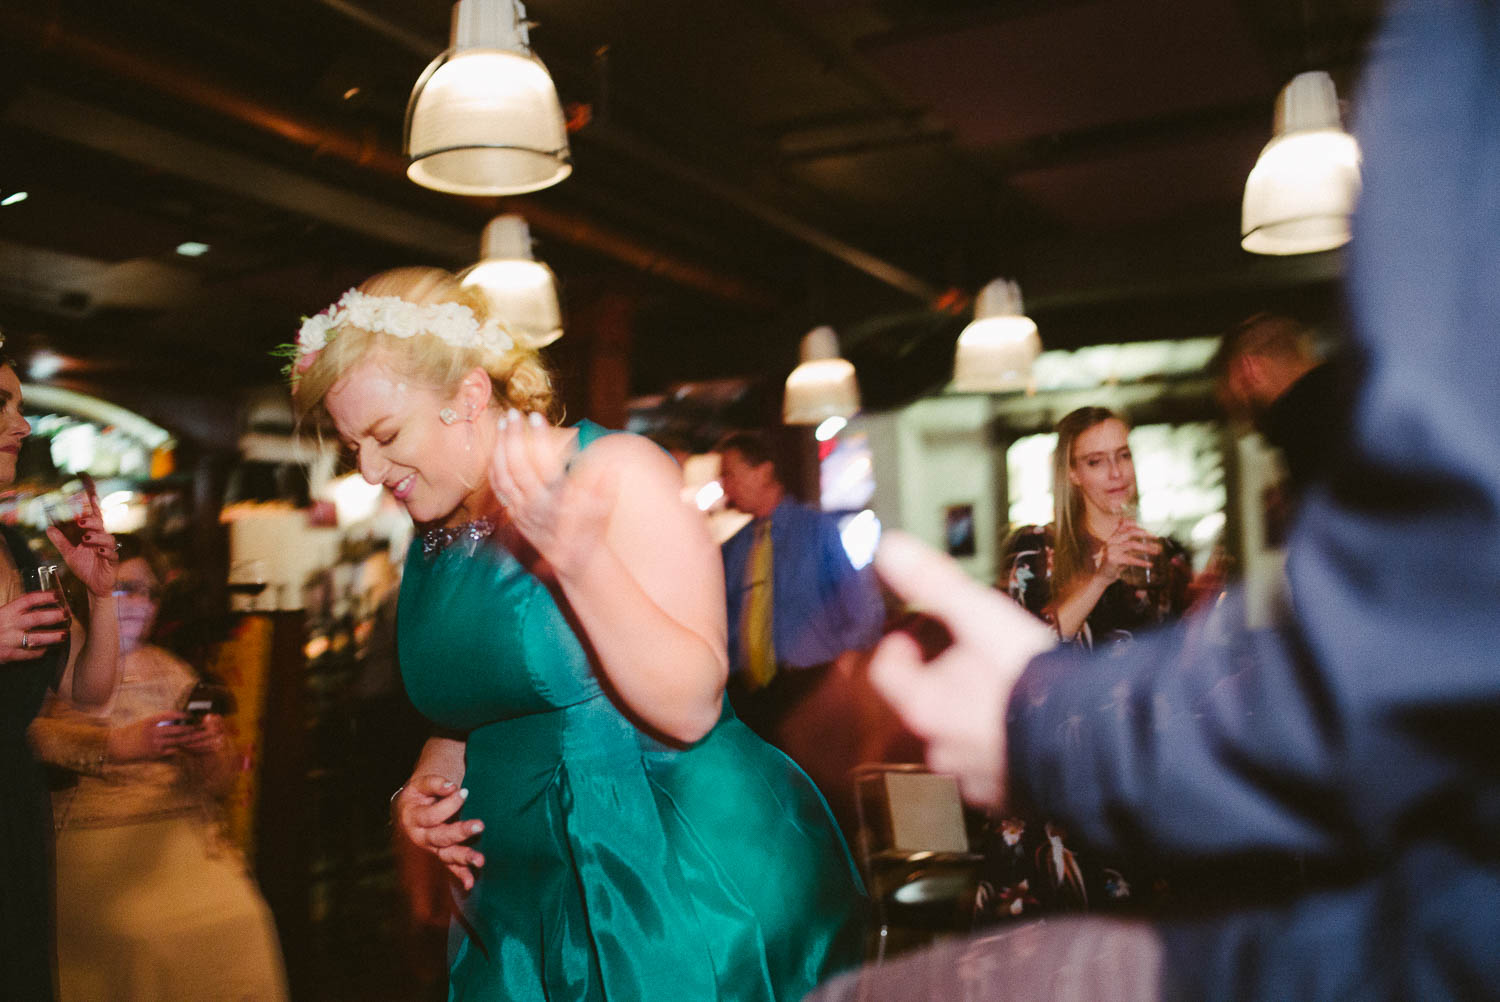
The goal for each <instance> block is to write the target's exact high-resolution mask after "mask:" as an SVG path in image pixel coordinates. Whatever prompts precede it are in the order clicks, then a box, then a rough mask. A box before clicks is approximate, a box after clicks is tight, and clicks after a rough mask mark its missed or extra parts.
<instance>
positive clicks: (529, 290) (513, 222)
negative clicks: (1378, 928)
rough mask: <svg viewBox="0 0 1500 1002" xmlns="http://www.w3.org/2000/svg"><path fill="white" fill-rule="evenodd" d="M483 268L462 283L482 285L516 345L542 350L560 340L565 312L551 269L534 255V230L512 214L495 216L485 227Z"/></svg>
mask: <svg viewBox="0 0 1500 1002" xmlns="http://www.w3.org/2000/svg"><path fill="white" fill-rule="evenodd" d="M479 257H480V260H479V263H478V264H476V265H474V266H473V267H472V268H470V269H469V270H468V271H467V272H465V273H464V279H463V284H464V285H472V286H478V287H479V288H480V289H482V290H483V291H484V294H485V298H486V299H488V300H489V303H490V313H491V315H492V316H496V317H499V318H500V320H501V321H502V322H503V323H504V324H505V328H506V330H507V331H508V332H509V333H510V335H511V336H512V337H514V338H515V339H516V340H517V341H519V342H521V343H523V344H525V345H528V346H530V347H532V348H541V347H544V346H545V345H549V344H551V343H552V342H553V341H556V340H557V339H558V338H560V337H562V332H563V330H562V311H561V310H559V309H558V305H557V280H556V279H555V278H554V277H553V275H552V269H551V268H549V267H547V266H546V265H545V264H542V263H541V262H540V261H537V260H536V259H535V258H534V257H533V256H532V253H531V231H530V229H529V228H528V227H527V226H526V220H525V219H524V218H523V217H521V216H517V215H514V214H511V215H504V216H496V217H495V218H494V219H491V220H490V222H489V225H488V226H486V227H485V228H484V237H483V239H482V240H481V241H480V251H479Z"/></svg>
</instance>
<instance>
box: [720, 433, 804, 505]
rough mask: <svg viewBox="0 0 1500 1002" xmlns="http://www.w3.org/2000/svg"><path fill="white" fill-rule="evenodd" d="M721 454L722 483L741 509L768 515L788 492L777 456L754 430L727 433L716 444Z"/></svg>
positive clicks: (734, 503) (733, 502)
mask: <svg viewBox="0 0 1500 1002" xmlns="http://www.w3.org/2000/svg"><path fill="white" fill-rule="evenodd" d="M714 451H715V452H717V453H718V454H719V463H720V468H719V486H720V487H722V488H724V497H725V498H726V499H727V500H728V501H729V503H730V504H731V505H733V506H734V507H735V508H738V509H739V510H740V511H743V512H746V513H747V514H750V515H754V516H755V517H756V518H765V517H766V516H767V515H769V514H771V512H772V511H774V510H775V509H776V506H777V505H778V504H780V503H781V499H782V498H783V497H784V496H785V495H786V488H785V487H784V486H783V485H782V482H781V477H780V475H779V474H778V473H777V470H776V455H775V453H774V452H773V451H772V449H771V446H770V443H769V442H767V441H766V439H765V437H764V436H762V435H759V434H757V433H755V432H751V431H740V432H735V433H734V434H731V435H726V436H725V437H724V438H723V439H721V440H720V441H719V444H718V445H716V446H714Z"/></svg>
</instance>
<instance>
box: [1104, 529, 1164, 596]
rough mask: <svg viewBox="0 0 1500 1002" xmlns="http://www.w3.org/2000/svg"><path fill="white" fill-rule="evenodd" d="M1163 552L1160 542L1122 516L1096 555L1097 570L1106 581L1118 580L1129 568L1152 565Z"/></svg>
mask: <svg viewBox="0 0 1500 1002" xmlns="http://www.w3.org/2000/svg"><path fill="white" fill-rule="evenodd" d="M1160 552H1161V543H1159V542H1157V540H1156V537H1155V536H1153V535H1151V533H1149V532H1147V531H1146V530H1145V529H1142V528H1141V527H1140V526H1139V525H1136V524H1135V522H1134V521H1132V520H1131V519H1129V518H1121V519H1120V523H1119V525H1117V526H1115V531H1114V532H1113V533H1111V534H1110V537H1109V538H1108V539H1106V540H1105V541H1104V545H1103V546H1102V547H1100V548H1099V552H1098V553H1096V554H1094V573H1095V574H1097V575H1099V577H1101V578H1103V579H1104V580H1106V581H1116V580H1118V579H1119V577H1120V574H1121V573H1122V572H1123V571H1124V570H1125V568H1126V567H1150V566H1151V558H1152V557H1153V556H1155V555H1156V554H1158V553H1160Z"/></svg>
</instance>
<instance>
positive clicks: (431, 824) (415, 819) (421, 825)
mask: <svg viewBox="0 0 1500 1002" xmlns="http://www.w3.org/2000/svg"><path fill="white" fill-rule="evenodd" d="M468 795H469V791H468V790H465V789H461V788H460V787H459V785H458V784H457V783H455V782H453V781H452V780H451V779H448V778H446V777H444V776H439V775H436V774H435V773H426V774H424V775H421V776H415V777H413V778H412V779H411V780H410V781H408V782H407V784H406V785H405V786H403V787H402V788H401V789H400V790H399V791H398V792H397V793H396V796H395V797H393V798H392V799H391V812H392V814H393V816H394V820H395V823H396V829H397V830H398V831H400V832H401V834H402V835H403V836H405V838H406V840H407V841H408V842H410V843H411V844H412V845H414V846H416V847H417V848H418V849H421V850H423V851H425V852H430V853H432V854H433V855H434V856H436V857H437V858H438V859H439V860H441V861H442V863H443V864H444V865H445V866H447V867H448V872H449V873H451V874H453V876H454V878H455V879H457V880H458V882H459V883H460V884H461V885H463V889H464V890H466V891H470V890H473V889H474V871H475V870H477V869H479V868H480V867H482V866H484V854H483V853H481V852H480V851H479V850H478V849H475V848H474V847H473V846H471V845H467V844H465V843H467V842H468V841H469V840H471V839H472V838H474V836H476V835H478V834H479V833H480V832H482V831H484V822H483V821H479V820H477V819H470V820H467V821H455V820H453V819H454V817H455V816H456V815H457V814H458V812H459V810H460V808H462V807H463V805H464V800H465V798H467V797H468Z"/></svg>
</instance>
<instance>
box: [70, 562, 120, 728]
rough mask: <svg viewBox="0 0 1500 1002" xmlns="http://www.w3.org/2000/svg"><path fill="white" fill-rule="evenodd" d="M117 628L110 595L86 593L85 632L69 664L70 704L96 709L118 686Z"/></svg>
mask: <svg viewBox="0 0 1500 1002" xmlns="http://www.w3.org/2000/svg"><path fill="white" fill-rule="evenodd" d="M119 649H120V626H119V621H118V620H117V619H116V618H115V598H114V595H112V594H104V595H96V594H95V593H94V592H93V590H92V589H90V591H89V629H88V633H87V634H85V635H84V640H83V646H82V648H81V649H80V650H79V651H78V658H77V660H76V661H75V662H74V663H73V668H72V673H73V689H72V693H71V698H72V701H73V702H74V703H75V704H77V705H78V706H80V707H84V708H91V707H92V708H98V707H101V706H103V705H104V704H105V703H107V702H109V697H110V696H111V695H113V694H114V691H115V686H116V685H117V684H118V682H119V670H120V659H119Z"/></svg>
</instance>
